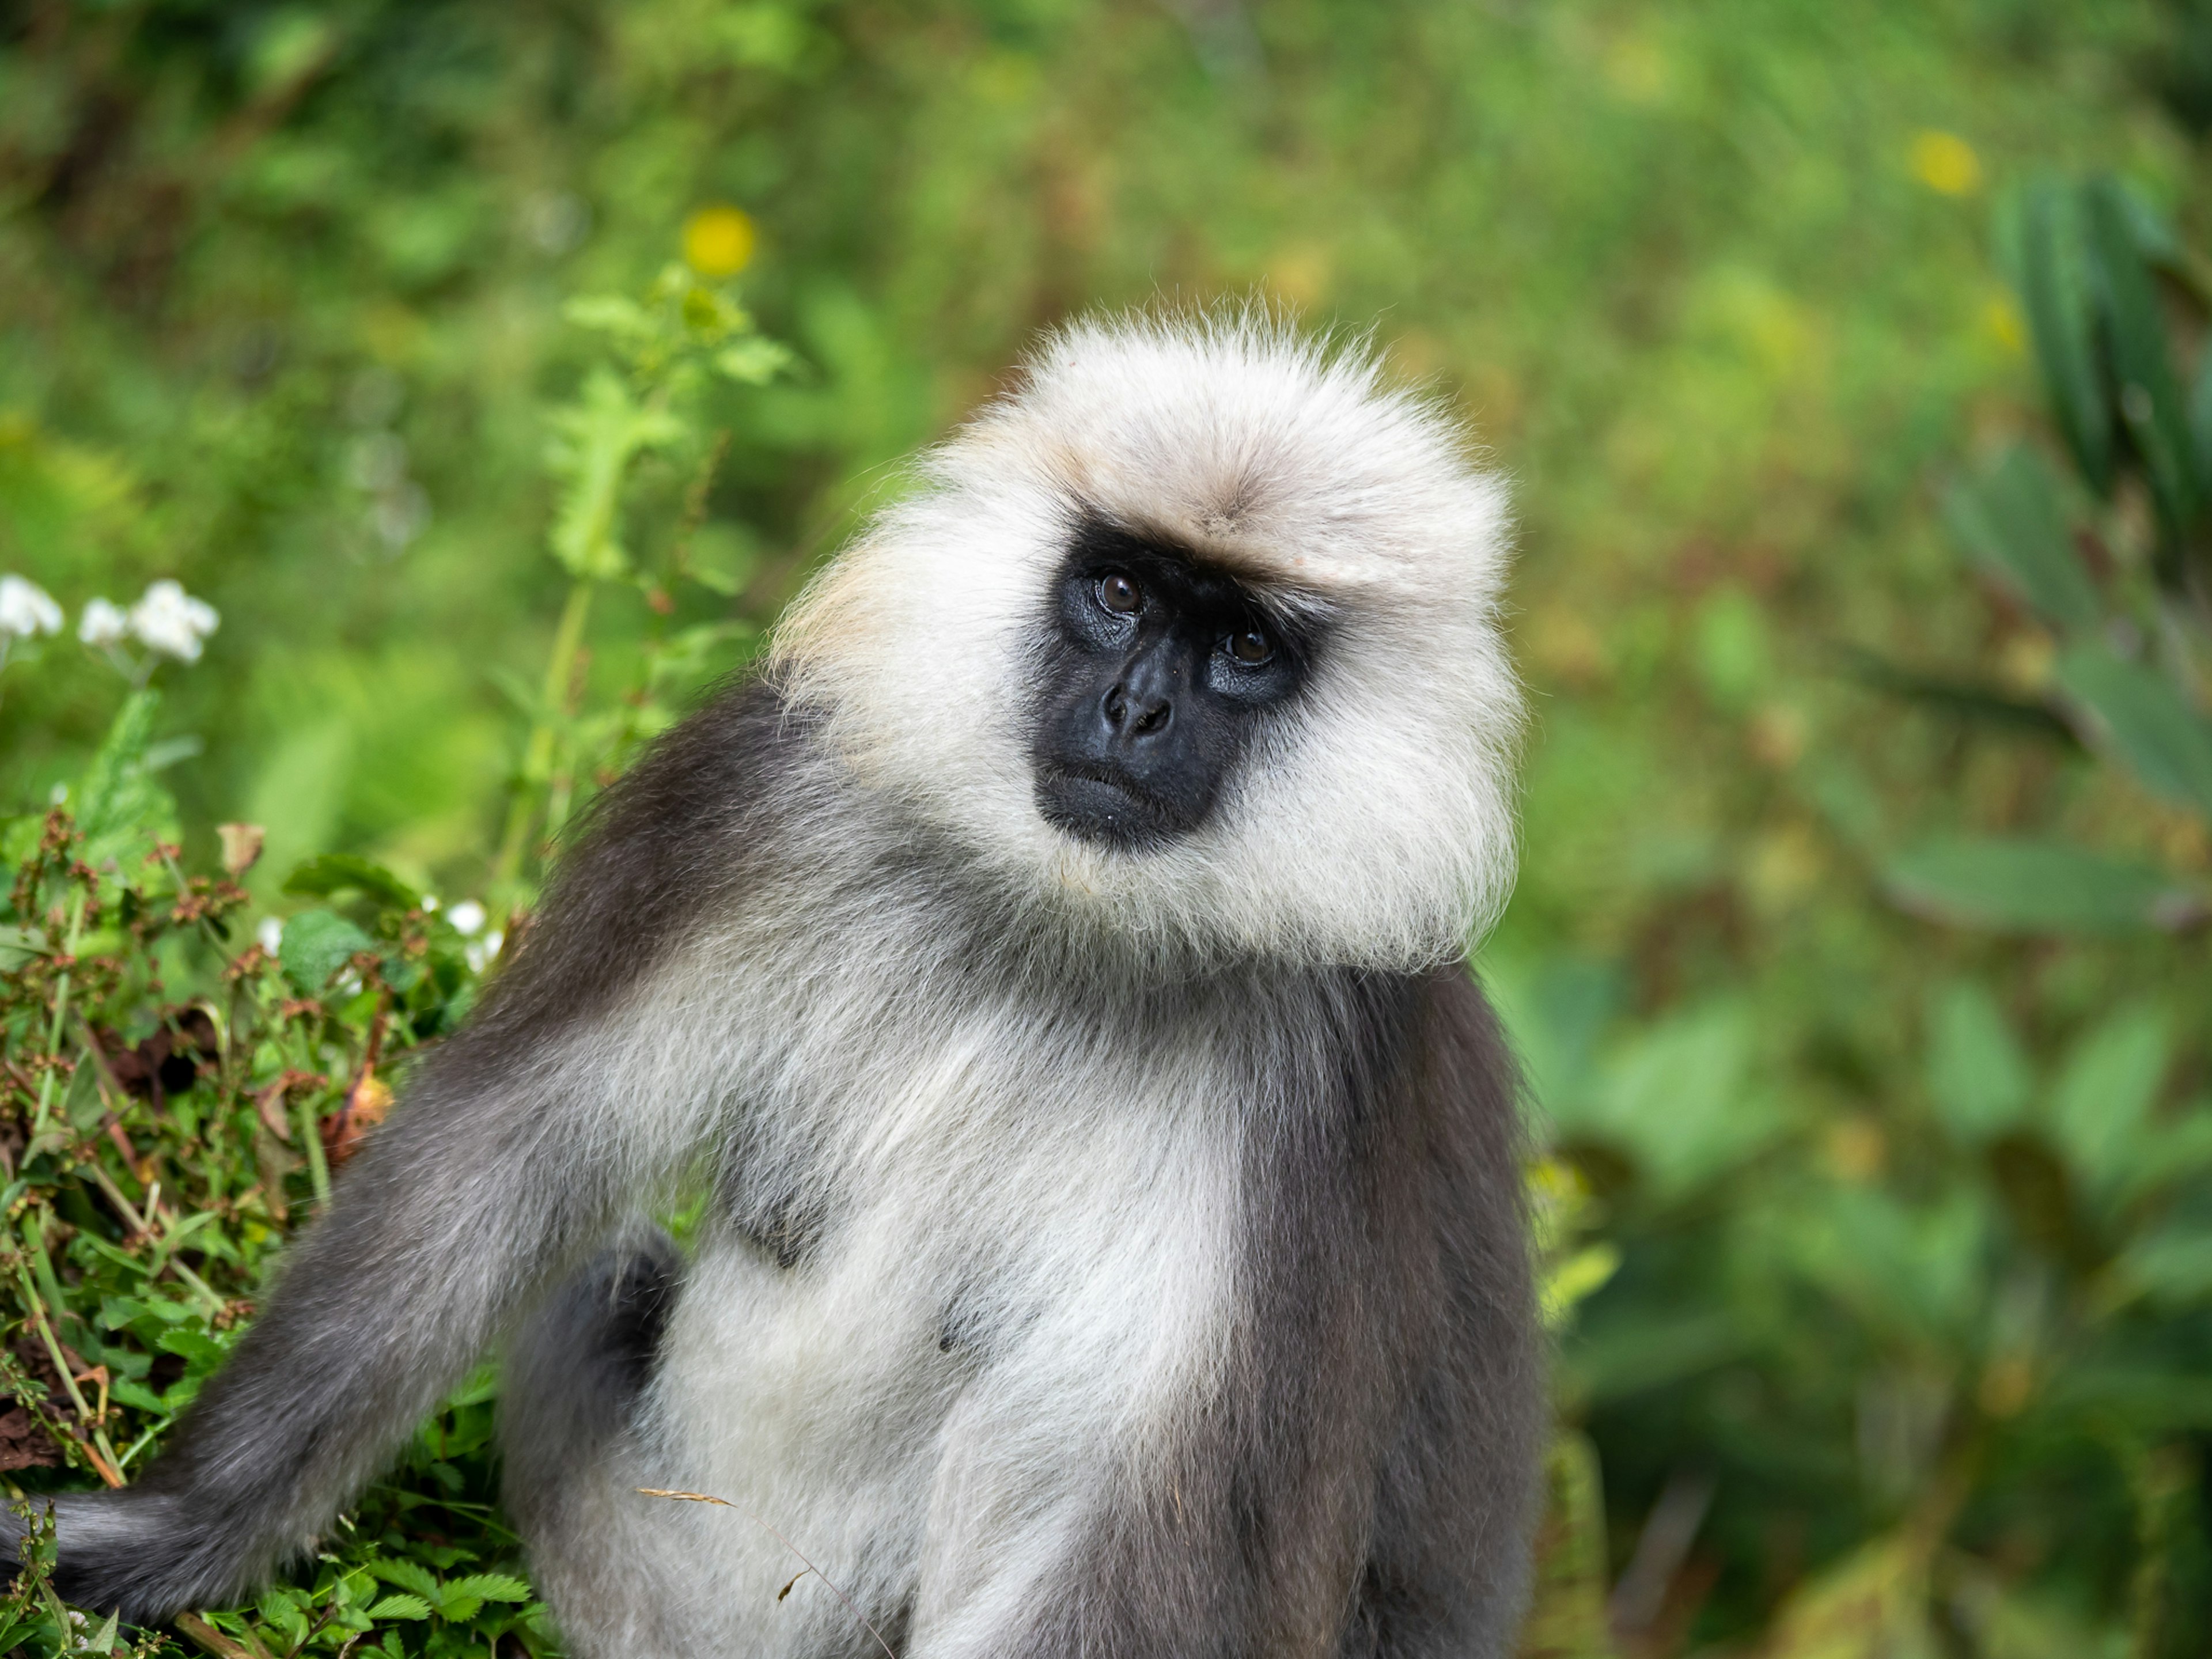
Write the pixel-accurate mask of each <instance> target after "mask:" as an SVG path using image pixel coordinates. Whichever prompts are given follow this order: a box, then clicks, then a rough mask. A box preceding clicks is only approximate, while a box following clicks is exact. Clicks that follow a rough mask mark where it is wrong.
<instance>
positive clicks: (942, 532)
mask: <svg viewBox="0 0 2212 1659" xmlns="http://www.w3.org/2000/svg"><path fill="white" fill-rule="evenodd" d="M920 472H921V484H922V488H921V490H920V491H919V492H918V493H917V494H916V495H914V496H913V497H912V498H911V499H909V500H907V501H903V502H902V503H901V504H900V505H898V506H896V507H893V508H891V509H890V511H889V512H887V513H884V515H883V516H882V517H881V518H880V519H879V520H877V521H876V522H875V523H874V524H873V525H872V526H870V528H869V529H868V530H867V531H866V532H865V533H864V534H863V535H862V536H861V538H860V539H859V540H858V542H856V543H855V544H854V546H852V547H851V548H849V549H848V550H846V551H845V552H844V553H843V554H842V556H839V557H838V558H837V559H836V561H835V562H833V563H831V564H830V565H829V567H828V568H827V569H825V570H824V571H823V573H822V574H821V576H820V577H819V578H818V579H817V580H816V581H815V582H814V584H813V585H812V586H811V587H810V588H809V589H808V591H807V592H806V593H805V595H803V596H802V597H801V599H799V602H798V603H797V605H794V606H793V610H792V611H791V612H790V613H789V614H788V615H787V617H786V618H785V619H784V621H783V623H781V625H780V627H779V629H778V630H777V638H776V644H775V653H774V656H773V659H772V664H771V671H772V672H774V673H775V674H776V675H777V677H778V678H779V680H780V683H781V684H782V685H783V687H784V689H785V691H786V694H787V696H791V697H792V698H793V701H794V702H795V703H796V704H797V705H798V706H799V707H802V708H810V709H811V710H813V711H815V712H817V714H820V715H821V716H822V717H823V719H824V720H825V722H826V730H827V732H828V734H829V740H830V741H831V743H832V744H834V745H835V746H836V749H837V750H839V751H840V752H841V753H842V756H843V757H844V758H845V760H846V761H847V763H848V764H849V765H850V766H851V768H852V769H853V771H854V774H855V775H856V776H857V778H858V779H859V780H860V781H861V782H862V783H863V784H864V785H866V786H867V787H872V788H876V789H879V790H883V791H885V792H889V793H891V794H893V795H894V796H895V797H896V798H897V799H900V800H901V801H902V803H904V805H906V806H907V807H908V809H909V810H911V811H914V812H915V813H917V814H918V815H920V816H921V817H922V818H924V819H926V820H927V822H929V823H932V824H933V825H935V826H937V827H938V828H939V829H942V830H944V831H945V832H947V833H948V834H950V835H951V836H952V837H953V838H954V839H955V840H956V841H957V842H959V843H960V844H962V845H963V846H965V847H966V848H969V849H970V850H971V851H972V853H973V854H974V855H975V857H977V858H978V859H979V860H982V861H983V862H984V863H985V864H987V866H989V867H990V868H991V869H992V871H993V872H994V876H995V878H999V879H1001V880H1003V881H1004V882H1005V883H1006V884H1009V886H1010V887H1011V889H1012V890H1013V892H1014V893H1015V894H1016V895H1017V896H1018V897H1022V898H1024V899H1026V900H1028V901H1030V902H1033V903H1035V904H1036V905H1038V906H1042V907H1047V908H1049V909H1051V910H1053V911H1054V912H1056V913H1059V914H1061V915H1065V916H1066V917H1067V918H1068V919H1069V920H1070V921H1088V922H1090V923H1091V924H1092V925H1093V926H1095V927H1101V928H1103V929H1105V930H1107V931H1109V932H1110V933H1120V934H1124V935H1128V936H1133V937H1134V938H1135V939H1137V940H1138V942H1139V944H1140V945H1145V944H1149V945H1154V946H1156V947H1158V949H1160V950H1161V951H1164V952H1166V953H1170V954H1183V953H1186V952H1190V951H1195V952H1197V953H1198V954H1199V955H1200V956H1201V957H1209V958H1216V957H1220V956H1222V955H1225V954H1231V953H1234V954H1244V953H1253V954H1258V955H1261V956H1266V957H1275V958H1278V959H1281V960H1285V961H1289V962H1295V963H1311V964H1318V963H1350V964H1359V965H1365V966H1374V967H1390V968H1413V967H1418V966H1422V965H1426V964H1428V963H1435V962H1438V961H1443V960H1449V959H1450V958H1453V957H1456V956H1457V955H1458V954H1459V953H1460V952H1461V951H1463V950H1465V949H1466V948H1467V945H1468V943H1469V941H1470V939H1471V938H1472V936H1473V934H1474V932H1475V931H1476V930H1477V929H1479V928H1480V927H1484V926H1486V925H1487V923H1488V922H1489V921H1490V920H1491V919H1492V917H1493V916H1494V915H1495V914H1496V912H1497V910H1498V908H1499V907H1500V906H1501V905H1502V904H1503V903H1504V898H1505V896H1506V893H1507V891H1508V890H1509V888H1510V885H1511V882H1512V874H1513V851H1514V848H1513V803H1512V763H1513V752H1514V748H1515V744H1516V737H1517V733H1518V731H1519V726H1520V722H1521V697H1520V693H1519V690H1518V688H1517V686H1516V683H1515V680H1514V678H1513V673H1512V670H1511V668H1510V665H1509V664H1508V662H1507V660H1506V655H1505V651H1504V646H1503V644H1502V642H1501V641H1500V639H1499V637H1498V600H1499V591H1500V588H1501V586H1502V584H1503V582H1504V575H1505V568H1506V564H1507V562H1508V558H1509V532H1510V526H1509V525H1508V522H1507V514H1506V504H1505V497H1504V490H1503V489H1502V488H1501V486H1500V485H1499V484H1498V482H1497V481H1496V480H1494V479H1492V478H1491V477H1486V476H1485V475H1483V474H1482V473H1480V472H1478V471H1475V470H1474V467H1473V466H1472V465H1471V464H1470V462H1469V460H1468V453H1467V443H1466V439H1465V435H1464V434H1463V433H1462V430H1461V429H1460V428H1459V427H1458V426H1457V425H1456V424H1455V422H1453V421H1452V420H1451V419H1450V418H1449V416H1447V415H1445V414H1444V413H1443V412H1441V411H1440V410H1437V409H1436V408H1435V407H1433V406H1432V405H1431V404H1428V403H1426V402H1425V401H1423V400H1421V399H1419V398H1416V397H1414V396H1413V395H1412V394H1410V393H1408V392H1404V391H1402V390H1397V389H1393V388H1391V387H1389V386H1386V385H1385V384H1384V383H1383V378H1382V374H1381V371H1380V368H1379V367H1378V365H1377V364H1376V361H1375V360H1374V358H1373V357H1372V356H1371V355H1370V354H1369V353H1367V352H1366V351H1364V349H1346V350H1334V351H1333V350H1331V349H1329V348H1328V347H1327V346H1325V345H1323V344H1321V343H1316V342H1314V341H1311V340H1310V339H1307V338H1304V337H1300V336H1299V335H1297V334H1296V333H1295V332H1293V331H1291V330H1290V329H1289V328H1288V327H1287V326H1285V325H1282V324H1279V323H1278V322H1276V321H1274V320H1273V319H1269V318H1267V317H1265V316H1262V315H1259V314H1255V313H1249V312H1248V313H1240V314H1234V315H1226V316H1217V317H1203V318H1171V319H1133V320H1126V321H1117V322H1085V323H1080V324H1078V325H1074V326H1073V327H1070V328H1066V329H1064V330H1062V331H1059V332H1057V333H1055V334H1054V335H1052V336H1051V337H1048V339H1047V340H1046V341H1045V342H1044V343H1043V344H1042V346H1041V347H1040V348H1039V349H1038V350H1037V351H1036V354H1035V355H1034V356H1032V357H1031V359H1030V362H1028V364H1027V366H1026V374H1025V376H1024V380H1023V382H1022V384H1021V386H1019V388H1018V390H1016V391H1015V392H1012V393H1011V394H1010V395H1008V396H1006V397H1004V398H1000V399H999V400H998V401H996V402H994V403H993V404H990V405H989V406H988V407H987V408H986V409H984V410H982V411H981V413H980V414H979V415H977V416H975V419H974V420H973V421H971V422H969V424H968V425H967V427H965V428H963V430H962V431H961V432H960V433H959V434H957V435H956V436H955V437H954V438H953V439H952V440H951V441H950V442H948V443H947V444H945V446H944V447H941V448H939V449H938V450H936V451H935V452H933V453H932V454H930V455H929V456H928V457H927V458H926V459H924V460H923V462H922V463H921V468H920ZM1086 513H1089V514H1092V515H1096V516H1097V517H1098V518H1101V519H1103V520H1106V521H1108V522H1109V523H1112V524H1115V525H1118V526H1122V527H1124V528H1126V529H1128V530H1131V531H1133V532H1139V533H1141V534H1146V535H1148V536H1152V537H1158V538H1164V539H1165V540H1169V541H1171V542H1174V543H1176V544H1181V545H1182V546H1184V547H1187V548H1188V549H1189V550H1191V551H1192V552H1193V554H1194V556H1198V557H1200V558H1201V559H1205V560H1208V561H1211V562H1215V563H1218V564H1219V565H1221V566H1223V567H1225V568H1228V569H1230V570H1231V571H1233V572H1235V573H1237V574H1239V575H1240V576H1242V577H1243V578H1244V579H1245V580H1247V581H1249V582H1250V583H1251V584H1252V585H1253V586H1255V587H1256V588H1258V589H1260V590H1261V592H1263V593H1265V594H1269V595H1272V596H1273V597H1274V599H1276V601H1277V602H1278V603H1279V604H1281V605H1285V606H1286V607H1289V608H1293V609H1314V610H1318V611H1321V612H1322V613H1324V614H1325V615H1326V616H1327V617H1328V635H1327V639H1326V643H1325V645H1324V647H1323V649H1322V652H1321V653H1320V654H1319V656H1318V658H1317V659H1316V663H1315V665H1314V671H1313V673H1312V675H1311V677H1310V679H1309V680H1308V682H1307V684H1305V686H1304V688H1303V690H1301V692H1300V693H1299V695H1298V696H1297V697H1296V698H1295V699H1294V700H1293V701H1292V703H1291V705H1289V706H1288V708H1286V709H1285V711H1281V712H1279V714H1278V715H1277V716H1276V717H1275V718H1274V719H1273V720H1272V721H1271V722H1270V723H1269V724H1268V725H1267V728H1266V730H1265V731H1264V732H1262V733H1261V736H1260V737H1259V738H1258V740H1257V741H1255V743H1254V744H1253V745H1252V747H1251V749H1250V750H1248V752H1247V755H1246V757H1245V760H1244V763H1243V766H1242V767H1241V769H1240V770H1239V774H1238V775H1237V777H1235V778H1234V779H1232V780H1231V781H1230V783H1229V786H1228V787H1227V788H1226V789H1225V792H1224V793H1223V795H1222V796H1221V798H1220V799H1219V800H1218V804H1217V805H1216V807H1215V809H1214V811H1213V813H1212V816H1211V817H1209V818H1208V819H1207V820H1206V823H1204V824H1203V825H1202V826H1201V827H1200V829H1198V830H1197V831H1196V832H1195V833H1194V834H1192V835H1190V836H1186V837H1183V838H1182V839H1180V840H1177V841H1175V842H1170V843H1168V844H1166V845H1164V846H1159V847H1156V848H1144V849H1140V850H1135V851H1129V850H1117V849H1115V848H1105V847H1100V846H1097V845H1093V844H1091V843H1090V842H1083V841H1079V840H1077V839H1075V838H1074V837H1073V836H1069V835H1067V834H1066V833H1065V832H1063V831H1061V830H1059V829H1054V827H1053V826H1051V825H1050V824H1048V823H1046V822H1045V820H1044V819H1043V817H1041V816H1040V815H1039V813H1038V811H1037V808H1036V801H1035V799H1034V796H1033V793H1032V779H1031V773H1030V761H1029V748H1030V732H1029V731H1028V729H1027V728H1028V720H1029V710H1030V708H1031V707H1032V704H1033V702H1034V691H1033V688H1032V685H1031V684H1030V676H1031V675H1032V674H1033V673H1034V671H1035V669H1034V666H1033V663H1034V659H1035V658H1036V654H1037V653H1036V652H1035V651H1034V650H1032V649H1031V648H1030V647H1031V646H1032V645H1033V643H1034V642H1035V641H1037V640H1038V639H1039V637H1040V636H1041V635H1042V632H1043V630H1045V629H1048V627H1050V626H1052V625H1053V623H1052V622H1051V618H1052V616H1053V614H1054V598H1053V592H1052V588H1053V583H1054V579H1055V577H1056V576H1057V574H1058V573H1059V571H1060V565H1061V562H1062V560H1063V559H1064V558H1065V556H1066V552H1067V549H1068V544H1069V538H1070V534H1071V532H1072V531H1073V528H1074V526H1076V525H1077V524H1078V522H1079V520H1081V519H1082V518H1083V517H1084V515H1085V514H1086Z"/></svg>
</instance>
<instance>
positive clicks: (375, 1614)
mask: <svg viewBox="0 0 2212 1659" xmlns="http://www.w3.org/2000/svg"><path fill="white" fill-rule="evenodd" d="M368 1616H369V1617H370V1618H372V1619H428V1617H429V1616H430V1604H429V1603H428V1601H424V1600H423V1599H422V1597H421V1596H419V1595H387V1596H386V1597H385V1598H384V1599H383V1600H382V1601H379V1602H377V1603H376V1605H375V1606H374V1607H370V1608H369V1609H368Z"/></svg>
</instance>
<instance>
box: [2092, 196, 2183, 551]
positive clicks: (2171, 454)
mask: <svg viewBox="0 0 2212 1659" xmlns="http://www.w3.org/2000/svg"><path fill="white" fill-rule="evenodd" d="M2086 201H2087V228H2088V234H2089V245H2090V247H2091V249H2092V251H2093V255H2094V258H2095V265H2094V270H2095V273H2096V283H2097V298H2098V303H2099V309H2100V312H2101V313H2103V316H2104V319H2105V329H2106V343H2107V346H2108V349H2110V351H2111V353H2112V376H2113V379H2114V380H2115V381H2117V383H2118V404H2119V414H2120V422H2121V424H2122V426H2123V427H2124V428H2125V430H2126V432H2127V434H2128V436H2129V438H2130V440H2132V441H2133V442H2134V444H2135V447H2136V452H2137V453H2139V454H2141V455H2142V459H2143V467H2144V471H2146V472H2147V473H2148V476H2149V478H2150V485H2151V494H2152V495H2153V497H2154V499H2155V500H2156V501H2157V503H2158V507H2159V513H2160V517H2161V518H2162V519H2163V520H2165V522H2166V526H2168V528H2169V531H2172V530H2176V529H2178V527H2179V526H2182V525H2184V524H2186V523H2187V522H2188V521H2189V520H2190V519H2191V517H2192V516H2193V515H2194V514H2195V513H2196V510H2197V501H2198V498H2199V492H2198V489H2197V471H2196V444H2195V441H2194V440H2193V439H2192V437H2191V434H2190V430H2189V420H2188V416H2187V413H2186V411H2185V410H2184V408H2183V406H2182V401H2181V387H2180V384H2179V381H2177V380H2175V378H2174V373H2173V359H2172V354H2171V351H2170V349H2169V347H2168V345H2167V342H2166V324H2165V321H2164V319H2162V318H2161V317H2160V314H2159V309H2158V294H2157V290H2156V289H2154V287H2153V286H2152V284H2151V276H2150V268H2149V266H2148V265H2147V264H2144V263H2143V257H2142V248H2141V246H2140V245H2139V244H2138V242H2137V240H2136V234H2135V230H2134V227H2133V224H2132V222H2131V220H2130V213H2129V209H2128V205H2127V203H2126V201H2125V200H2124V197H2122V196H2121V194H2120V191H2119V186H2118V185H2117V184H2115V183H2114V182H2113V181H2112V180H2111V179H2096V180H2093V182H2092V183H2091V184H2090V185H2088V187H2087V196H2086Z"/></svg>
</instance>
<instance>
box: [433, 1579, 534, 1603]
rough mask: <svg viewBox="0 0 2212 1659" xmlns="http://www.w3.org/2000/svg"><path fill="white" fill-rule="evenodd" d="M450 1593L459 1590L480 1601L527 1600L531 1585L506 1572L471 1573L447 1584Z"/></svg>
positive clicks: (530, 1593) (529, 1595)
mask: <svg viewBox="0 0 2212 1659" xmlns="http://www.w3.org/2000/svg"><path fill="white" fill-rule="evenodd" d="M446 1589H447V1591H448V1592H449V1593H450V1592H453V1591H456V1590H458V1591H459V1592H461V1593H462V1594H464V1595H473V1596H475V1597H476V1598H477V1600H478V1601H528V1600H530V1597H531V1595H532V1591H531V1589H530V1586H529V1585H527V1584H526V1583H523V1582H522V1580H520V1578H510V1577H507V1575H506V1574H504V1573H497V1572H478V1573H471V1575H470V1576H469V1577H466V1578H456V1579H454V1580H453V1583H450V1584H448V1585H447V1586H446Z"/></svg>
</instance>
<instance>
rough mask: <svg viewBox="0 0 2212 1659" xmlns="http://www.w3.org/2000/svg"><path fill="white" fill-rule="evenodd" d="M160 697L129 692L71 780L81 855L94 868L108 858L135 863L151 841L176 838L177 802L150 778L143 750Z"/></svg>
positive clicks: (158, 709) (154, 694)
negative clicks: (89, 759) (79, 772)
mask: <svg viewBox="0 0 2212 1659" xmlns="http://www.w3.org/2000/svg"><path fill="white" fill-rule="evenodd" d="M160 712H161V697H160V696H159V694H157V693H155V692H153V691H134V692H132V693H131V696H128V697H126V698H125V700H124V703H123V707H122V708H120V709H118V710H117V711H116V715H115V719H114V720H112V722H111V723H110V724H109V726H108V728H107V736H106V738H105V739H103V740H102V742H101V743H100V749H99V751H98V752H97V753H96V754H94V756H93V757H92V762H91V764H89V765H88V766H87V767H86V768H85V772H84V776H83V778H82V781H80V782H79V783H78V785H77V787H76V823H77V829H78V831H79V832H80V833H81V834H82V836H84V851H83V854H82V856H83V858H84V861H85V862H86V863H87V864H89V865H91V866H94V868H98V867H100V866H102V865H105V864H106V863H107V862H108V861H109V860H114V861H116V862H117V863H118V865H120V864H122V863H124V862H125V861H126V860H127V861H131V862H135V861H136V860H137V859H139V858H141V857H143V855H144V854H145V853H146V852H147V851H148V850H149V846H150V844H151V843H152V842H154V841H155V840H157V839H158V840H161V841H167V842H174V841H176V840H178V839H179V829H178V819H177V803H176V802H175V801H174V800H173V799H172V798H171V797H170V795H169V792H168V791H167V790H166V789H164V788H162V787H161V785H160V784H158V783H156V782H155V781H154V775H153V773H152V771H151V769H149V767H148V766H147V764H146V752H147V750H148V749H149V747H150V745H151V743H152V739H153V733H154V720H155V716H156V715H157V714H159V713H160Z"/></svg>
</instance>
